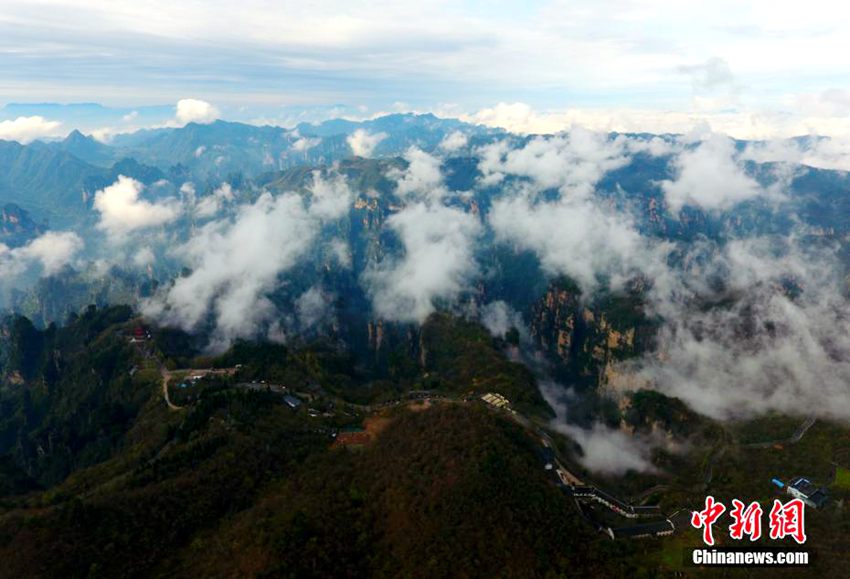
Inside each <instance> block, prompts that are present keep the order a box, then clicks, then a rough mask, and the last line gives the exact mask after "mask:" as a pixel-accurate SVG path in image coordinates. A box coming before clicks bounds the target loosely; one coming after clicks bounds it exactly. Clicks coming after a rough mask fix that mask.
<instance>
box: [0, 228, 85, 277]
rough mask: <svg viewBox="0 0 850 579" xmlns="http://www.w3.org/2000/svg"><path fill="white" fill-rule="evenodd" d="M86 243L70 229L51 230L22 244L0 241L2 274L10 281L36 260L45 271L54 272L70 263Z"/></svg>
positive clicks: (44, 273) (50, 273)
mask: <svg viewBox="0 0 850 579" xmlns="http://www.w3.org/2000/svg"><path fill="white" fill-rule="evenodd" d="M83 246H84V243H83V240H82V238H80V236H79V235H77V234H76V233H73V232H71V231H48V232H47V233H44V234H42V235H41V236H39V237H37V238H35V239H33V240H32V241H30V242H29V243H28V244H26V245H24V246H22V247H16V248H9V247H8V246H6V245H4V244H2V243H0V278H2V279H3V281H4V282H9V281H11V280H14V279H15V278H16V277H18V276H19V275H21V274H22V273H24V272H25V271H27V270H28V269H29V268H30V267H31V266H33V265H36V264H37V265H39V266H40V268H41V274H42V275H45V276H46V275H52V274H54V273H57V272H59V271H60V270H61V269H62V268H63V267H65V266H66V265H69V264H70V263H71V260H72V259H73V257H74V256H75V255H76V254H77V253H79V252H80V251H81V250H82V249H83Z"/></svg>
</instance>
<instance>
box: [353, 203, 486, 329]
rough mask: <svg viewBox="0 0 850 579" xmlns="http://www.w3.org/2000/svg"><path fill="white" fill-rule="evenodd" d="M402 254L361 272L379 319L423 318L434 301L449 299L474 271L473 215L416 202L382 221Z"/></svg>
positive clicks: (475, 233) (477, 227)
mask: <svg viewBox="0 0 850 579" xmlns="http://www.w3.org/2000/svg"><path fill="white" fill-rule="evenodd" d="M387 226H388V227H389V228H390V229H392V230H393V231H395V232H396V233H397V234H398V236H399V237H400V238H401V242H402V244H403V246H404V255H403V257H401V258H400V259H398V260H392V259H391V258H390V261H389V262H388V263H387V262H384V263H381V264H379V265H378V266H377V267H376V268H375V269H372V270H369V271H367V272H365V273H364V275H363V281H364V283H365V284H366V286H367V289H368V291H369V293H370V295H371V296H372V305H373V308H374V310H375V312H376V313H377V314H378V315H379V316H381V317H382V318H384V319H388V320H399V321H410V322H420V323H421V322H422V321H424V320H425V318H427V317H428V315H429V314H431V313H432V312H433V311H435V310H436V302H437V301H438V300H445V301H447V302H452V301H454V300H455V299H457V298H458V296H459V295H460V294H461V293H462V292H463V291H465V290H466V289H468V287H469V284H470V282H471V280H472V279H474V277H475V276H476V275H477V273H478V267H477V265H476V263H475V259H474V251H475V240H476V238H477V237H478V236H479V235H480V233H481V229H482V228H481V224H480V222H479V221H478V219H477V218H476V217H475V216H473V215H470V214H468V213H464V212H463V211H461V210H459V209H453V208H449V207H445V206H443V205H438V204H436V205H428V204H425V203H415V204H413V205H410V206H408V207H406V208H405V209H403V210H402V211H400V212H399V213H396V214H395V215H393V216H392V217H390V218H389V219H388V220H387Z"/></svg>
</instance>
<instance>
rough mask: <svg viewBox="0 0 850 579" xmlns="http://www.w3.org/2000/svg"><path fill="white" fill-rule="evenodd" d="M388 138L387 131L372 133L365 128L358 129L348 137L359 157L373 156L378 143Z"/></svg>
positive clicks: (349, 144)
mask: <svg viewBox="0 0 850 579" xmlns="http://www.w3.org/2000/svg"><path fill="white" fill-rule="evenodd" d="M385 138H387V135H386V133H374V134H373V133H370V132H369V131H367V130H365V129H357V130H356V131H354V132H353V133H351V134H350V135H348V138H347V139H346V142H347V143H348V146H349V147H351V151H352V153H354V154H355V155H357V156H358V157H371V156H372V153H374V152H375V147H377V146H378V143H380V142H381V141H383V140H384V139H385Z"/></svg>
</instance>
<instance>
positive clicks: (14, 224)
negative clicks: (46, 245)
mask: <svg viewBox="0 0 850 579" xmlns="http://www.w3.org/2000/svg"><path fill="white" fill-rule="evenodd" d="M45 230H46V228H45V227H44V226H43V225H39V224H37V223H36V222H35V221H33V220H32V219H31V218H30V215H29V213H27V212H26V211H25V210H23V209H21V208H20V207H18V206H17V205H15V204H14V203H7V204H6V205H4V206H3V207H0V243H2V244H4V245H8V246H9V247H17V246H20V245H25V244H26V243H27V242H29V241H30V240H32V239H34V238H36V237H38V236H39V235H41V234H42V233H44V232H45Z"/></svg>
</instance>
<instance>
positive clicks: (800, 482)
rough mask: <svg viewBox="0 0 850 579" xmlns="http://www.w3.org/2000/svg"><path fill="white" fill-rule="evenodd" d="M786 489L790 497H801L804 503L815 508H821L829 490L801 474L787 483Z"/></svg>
mask: <svg viewBox="0 0 850 579" xmlns="http://www.w3.org/2000/svg"><path fill="white" fill-rule="evenodd" d="M787 491H788V494H789V495H791V496H792V497H795V498H798V499H802V500H803V502H804V503H806V504H807V505H809V506H810V507H812V508H815V509H819V508H821V507H822V506H824V505H825V504H826V502H827V501H828V500H829V491H827V490H826V489H825V488H823V487H818V486H817V485H815V484H814V483H813V482H812V481H810V480H809V479H807V478H805V477H801V476H799V477H797V478H794V479H792V480H791V481H790V482H789V483H788V486H787Z"/></svg>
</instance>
